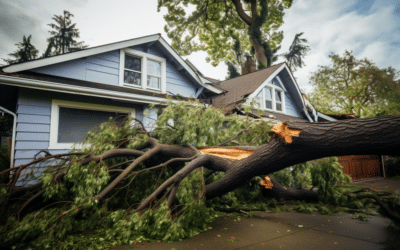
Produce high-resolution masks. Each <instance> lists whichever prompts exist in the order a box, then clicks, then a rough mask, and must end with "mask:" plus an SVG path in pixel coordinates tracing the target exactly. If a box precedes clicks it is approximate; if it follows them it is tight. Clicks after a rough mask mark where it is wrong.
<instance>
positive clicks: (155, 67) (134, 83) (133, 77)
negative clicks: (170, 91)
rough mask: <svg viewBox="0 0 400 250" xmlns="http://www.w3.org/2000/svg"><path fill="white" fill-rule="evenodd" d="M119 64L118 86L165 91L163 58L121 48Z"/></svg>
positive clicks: (164, 61)
mask: <svg viewBox="0 0 400 250" xmlns="http://www.w3.org/2000/svg"><path fill="white" fill-rule="evenodd" d="M120 65H122V66H121V67H120V73H119V74H120V77H119V85H120V86H124V87H131V88H139V89H144V90H150V91H157V92H159V91H161V92H162V93H165V92H166V60H165V58H162V57H158V56H154V55H151V54H148V53H144V52H140V51H137V50H133V49H123V50H121V54H120Z"/></svg>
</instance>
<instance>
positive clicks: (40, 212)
mask: <svg viewBox="0 0 400 250" xmlns="http://www.w3.org/2000/svg"><path fill="white" fill-rule="evenodd" d="M195 104H198V103H189V105H191V107H190V108H188V106H185V105H184V103H182V102H179V103H175V104H173V103H172V102H169V103H168V105H167V107H166V108H165V109H164V110H163V113H162V114H161V116H160V117H159V119H158V120H157V122H156V124H157V128H156V129H155V130H154V131H152V133H151V136H152V137H154V138H156V139H157V140H159V142H160V143H162V144H169V145H190V144H192V145H196V146H198V147H202V146H213V145H218V144H221V143H222V142H225V141H226V140H227V139H230V138H232V137H233V136H234V135H236V134H238V132H239V131H241V130H242V129H243V128H248V132H249V133H248V134H247V133H242V134H240V135H239V136H238V137H237V138H236V140H237V142H234V141H230V142H228V143H227V145H236V144H238V143H239V144H242V145H250V144H251V145H254V146H257V145H262V144H266V143H268V142H269V140H270V138H271V134H270V130H271V125H270V124H269V123H266V122H264V121H262V120H260V121H254V120H250V119H249V118H243V117H238V116H237V115H231V116H228V117H227V116H224V114H223V112H222V111H221V110H216V109H214V108H213V107H212V106H210V107H208V108H205V107H203V106H201V105H197V106H196V105H195ZM251 107H252V104H251V105H250V106H246V107H244V111H245V112H248V111H249V110H250V109H251ZM171 122H172V124H171ZM254 138H256V139H255V140H254ZM148 140H149V135H148V134H147V133H144V131H142V130H141V129H139V124H134V122H133V120H132V119H131V118H127V119H126V120H125V121H124V122H123V123H120V122H117V119H116V120H110V122H108V123H103V124H101V125H100V126H98V127H96V128H94V129H93V130H91V131H90V132H89V133H88V134H87V135H86V137H85V138H84V140H82V141H81V142H80V143H81V144H83V146H82V149H81V152H82V153H86V154H91V153H94V155H100V154H103V153H105V152H107V151H109V150H112V149H117V148H131V149H135V148H137V146H139V145H143V144H144V143H146V142H147V141H148ZM147 150H148V149H147V148H146V149H143V150H142V152H146V151H147ZM74 151H75V149H73V150H72V152H74ZM87 156H88V155H84V156H80V155H75V156H72V157H71V160H70V161H65V162H60V163H59V164H58V165H57V166H56V167H50V168H48V169H47V170H45V171H44V172H43V173H42V175H41V177H40V179H41V180H42V182H43V184H42V188H45V191H44V194H43V201H41V202H39V204H40V205H41V206H39V208H37V206H32V207H30V208H28V211H29V213H26V215H24V216H22V218H18V217H17V218H16V217H15V216H14V217H11V218H10V219H9V220H8V222H7V223H6V224H5V225H3V226H1V227H0V232H1V234H3V235H4V236H5V237H1V238H0V245H2V246H10V247H12V249H48V248H56V249H76V248H77V247H78V248H86V249H90V248H91V249H102V248H103V247H104V245H108V246H116V245H120V244H124V245H126V244H134V243H137V242H141V241H150V240H159V241H164V242H172V241H177V240H182V239H189V238H192V237H194V236H196V235H198V234H200V233H201V232H204V231H206V230H208V229H211V228H210V227H208V226H207V225H208V224H209V223H210V222H211V221H213V220H214V219H216V218H217V217H218V213H217V212H216V210H218V208H219V207H221V206H240V205H243V204H247V205H250V204H254V206H255V207H257V208H259V209H262V210H265V209H267V206H268V207H269V206H271V207H274V206H275V208H276V209H296V210H298V211H302V212H307V213H309V212H312V211H319V212H321V213H326V214H331V213H333V212H335V211H336V210H335V208H333V207H330V205H329V204H331V203H333V204H339V203H341V202H344V199H343V198H342V197H341V193H340V192H339V189H338V191H336V190H334V191H332V190H331V189H330V185H331V184H333V183H335V182H341V181H343V180H346V181H349V178H348V177H347V178H346V177H345V176H343V173H342V172H341V171H339V167H340V166H338V164H337V159H334V158H333V159H331V158H328V159H322V160H319V161H317V162H318V163H307V164H300V165H298V166H295V170H296V171H295V172H294V173H290V175H291V178H295V179H293V180H291V182H290V183H291V184H289V185H293V186H297V187H299V186H301V184H302V183H303V181H310V180H311V183H312V184H313V185H315V186H316V187H318V188H319V190H321V199H322V200H323V201H324V202H325V203H326V204H324V203H322V202H321V203H319V204H313V205H307V204H304V203H295V205H293V206H290V205H285V206H284V207H283V208H282V207H279V206H278V205H279V204H278V202H276V201H270V202H269V203H268V204H264V203H262V202H261V201H260V199H259V194H260V193H259V188H260V187H259V184H260V179H261V178H260V177H254V178H253V179H252V180H250V181H248V183H247V184H246V185H244V186H242V187H240V188H238V189H236V190H234V191H232V192H230V193H227V194H225V195H223V196H221V197H216V198H214V199H212V200H205V197H204V195H203V194H204V191H205V190H204V188H205V185H207V184H210V183H212V182H215V181H216V180H218V179H220V178H222V177H223V176H224V173H223V172H215V173H214V172H212V171H210V170H208V169H201V168H198V169H196V170H195V171H193V172H191V173H190V174H189V175H188V176H187V177H186V178H184V179H183V180H182V181H181V182H180V185H179V188H178V191H177V193H176V195H175V197H174V200H173V206H172V211H171V210H170V209H169V207H168V205H167V200H166V199H164V198H165V196H166V195H167V194H168V193H169V192H170V191H171V189H172V188H171V187H169V188H167V190H165V191H164V192H163V193H161V194H160V195H159V196H157V197H156V199H155V200H154V201H152V203H151V205H150V207H149V208H147V209H145V210H143V211H141V212H139V213H137V212H135V208H136V207H137V205H139V204H141V203H142V202H143V201H144V200H145V199H146V198H147V197H148V196H149V195H150V194H152V193H153V192H154V191H155V190H156V189H157V188H158V186H159V183H160V182H161V183H164V182H165V181H166V180H168V179H169V178H170V177H172V176H173V175H174V174H176V173H177V172H178V171H179V170H180V169H181V168H182V167H183V166H181V165H177V166H172V165H171V166H168V167H165V166H162V165H157V164H159V163H160V162H166V161H167V160H169V159H168V157H163V156H158V155H157V156H155V157H152V158H151V159H148V160H146V161H143V162H141V163H140V164H139V165H138V166H137V167H136V168H135V169H134V170H135V171H131V172H130V173H129V175H127V176H126V177H125V178H124V179H122V180H121V181H120V182H119V183H118V184H117V186H116V187H115V188H113V189H112V190H111V191H110V193H109V195H108V196H107V197H106V199H105V200H104V202H102V203H100V202H99V201H98V200H97V198H96V194H98V193H99V192H100V191H102V190H103V189H104V187H105V186H106V185H107V184H108V183H110V181H112V180H113V179H114V178H116V177H115V176H114V174H112V173H110V172H109V171H108V170H110V169H111V168H112V169H113V170H118V169H119V170H123V169H125V168H126V167H127V166H128V165H129V164H131V163H132V161H133V160H135V159H132V157H130V158H128V157H117V158H113V159H108V160H104V161H100V162H98V163H96V162H94V161H92V162H90V163H88V164H85V165H82V164H81V163H80V160H81V159H82V158H84V157H87ZM133 158H134V157H133ZM154 165H156V166H155V167H153V166H154ZM182 165H186V163H184V164H182ZM150 168H151V169H150ZM332 169H333V170H332ZM59 171H66V175H65V176H64V178H63V179H62V180H61V181H59V182H58V183H57V182H55V179H54V176H55V175H56V174H57V172H59ZM301 172H303V173H305V174H304V175H303V174H301ZM287 174H289V173H287ZM136 177H138V178H136ZM205 177H207V178H205ZM157 178H159V180H158V181H157V182H155V179H157ZM7 191H8V190H7V189H6V188H1V189H0V195H1V197H0V199H1V204H3V203H4V200H5V197H4V194H6V193H7ZM31 197H32V194H31V193H29V194H26V195H25V196H23V197H22V198H21V200H19V201H17V202H16V203H15V204H14V205H12V206H10V207H8V210H7V211H6V212H7V213H12V212H15V211H16V209H18V208H19V207H20V206H21V205H22V203H23V202H25V201H26V200H27V199H29V198H31ZM349 200H351V199H349ZM274 202H275V204H274ZM361 206H365V203H362V204H361ZM393 206H396V205H395V203H394V204H393ZM35 207H36V208H37V209H34V208H35ZM80 207H83V208H84V209H83V213H82V215H79V216H78V210H79V208H80ZM155 228H156V230H155ZM87 230H92V231H93V234H92V235H91V239H90V240H87V241H83V238H82V237H83V236H82V235H81V234H82V233H84V232H86V231H87Z"/></svg>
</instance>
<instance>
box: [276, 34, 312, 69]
mask: <svg viewBox="0 0 400 250" xmlns="http://www.w3.org/2000/svg"><path fill="white" fill-rule="evenodd" d="M301 35H303V32H301V33H298V34H296V36H295V37H294V39H293V42H292V45H290V48H289V52H288V53H286V54H282V55H283V56H284V57H285V58H286V61H287V62H288V66H289V68H290V70H291V71H292V72H294V71H296V69H297V68H296V67H300V68H302V67H303V66H305V64H304V62H303V60H302V57H304V56H305V55H306V54H307V51H309V50H310V48H309V46H306V45H303V44H301V43H306V42H307V39H305V38H300V36H301Z"/></svg>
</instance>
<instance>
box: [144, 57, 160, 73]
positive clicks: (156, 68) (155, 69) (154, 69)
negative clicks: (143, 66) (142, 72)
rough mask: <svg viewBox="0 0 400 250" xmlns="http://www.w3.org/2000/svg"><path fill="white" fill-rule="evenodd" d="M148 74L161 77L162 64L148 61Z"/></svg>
mask: <svg viewBox="0 0 400 250" xmlns="http://www.w3.org/2000/svg"><path fill="white" fill-rule="evenodd" d="M147 73H148V74H152V75H156V76H161V63H159V62H156V61H152V60H148V59H147Z"/></svg>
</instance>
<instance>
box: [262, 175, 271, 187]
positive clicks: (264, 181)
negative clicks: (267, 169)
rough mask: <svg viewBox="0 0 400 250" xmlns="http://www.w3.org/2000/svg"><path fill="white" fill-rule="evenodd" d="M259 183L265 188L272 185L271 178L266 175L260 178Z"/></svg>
mask: <svg viewBox="0 0 400 250" xmlns="http://www.w3.org/2000/svg"><path fill="white" fill-rule="evenodd" d="M261 185H263V186H264V187H265V189H272V188H273V187H274V183H272V181H271V179H270V178H269V177H268V176H267V175H266V176H265V177H264V179H261Z"/></svg>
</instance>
